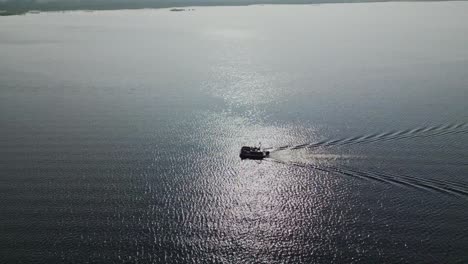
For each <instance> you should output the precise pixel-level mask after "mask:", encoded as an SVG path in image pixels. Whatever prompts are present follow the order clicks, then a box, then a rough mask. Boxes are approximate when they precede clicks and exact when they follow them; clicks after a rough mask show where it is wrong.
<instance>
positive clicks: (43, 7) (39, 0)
mask: <svg viewBox="0 0 468 264" xmlns="http://www.w3.org/2000/svg"><path fill="white" fill-rule="evenodd" d="M434 1H437V0H434ZM446 1H449V0H446ZM370 2H389V1H387V0H370V1H369V0H350V1H343V0H293V1H285V0H225V1H223V0H172V1H168V0H163V1H159V0H0V16H10V15H20V14H25V13H28V12H34V11H72V10H119V9H144V8H154V9H156V8H175V7H192V6H244V5H261V4H287V5H289V4H326V3H370ZM413 2H428V1H418V0H416V1H413Z"/></svg>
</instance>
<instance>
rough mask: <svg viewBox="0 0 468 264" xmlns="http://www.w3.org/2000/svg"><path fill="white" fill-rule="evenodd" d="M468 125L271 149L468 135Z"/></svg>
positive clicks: (375, 134)
mask: <svg viewBox="0 0 468 264" xmlns="http://www.w3.org/2000/svg"><path fill="white" fill-rule="evenodd" d="M467 133H468V123H453V124H443V125H437V126H424V127H418V128H413V129H405V130H399V131H389V132H380V133H374V134H369V135H361V136H354V137H350V138H340V139H330V140H323V141H319V142H316V143H305V144H301V145H292V146H291V145H287V146H282V147H277V148H271V149H270V151H272V152H273V151H281V150H287V149H289V150H297V149H303V148H316V147H335V146H345V145H356V144H367V143H376V142H383V141H391V140H402V139H412V138H427V137H436V136H444V135H454V134H467Z"/></svg>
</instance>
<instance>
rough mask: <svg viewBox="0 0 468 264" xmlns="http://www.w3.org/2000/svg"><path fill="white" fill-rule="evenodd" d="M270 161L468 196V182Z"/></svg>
mask: <svg viewBox="0 0 468 264" xmlns="http://www.w3.org/2000/svg"><path fill="white" fill-rule="evenodd" d="M267 160H268V161H272V162H276V163H280V164H283V165H294V166H299V167H305V168H312V169H314V170H319V171H323V172H328V173H337V174H341V175H345V176H349V177H354V178H360V179H365V180H372V181H378V182H382V183H388V184H395V185H401V186H405V187H411V188H417V189H422V190H429V191H435V192H440V193H443V194H448V195H455V196H462V197H465V198H466V197H468V184H466V183H462V182H454V181H449V180H439V179H426V178H421V177H415V176H412V175H403V174H389V173H384V172H376V171H361V170H357V169H353V168H344V167H343V168H338V167H331V166H316V165H311V164H303V163H298V162H285V161H281V160H276V159H271V158H269V159H267Z"/></svg>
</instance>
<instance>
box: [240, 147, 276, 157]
mask: <svg viewBox="0 0 468 264" xmlns="http://www.w3.org/2000/svg"><path fill="white" fill-rule="evenodd" d="M268 155H270V152H269V151H265V150H262V149H261V148H260V147H248V146H243V147H242V148H241V150H240V155H239V157H240V158H241V159H256V160H261V159H264V158H266V157H268Z"/></svg>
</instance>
